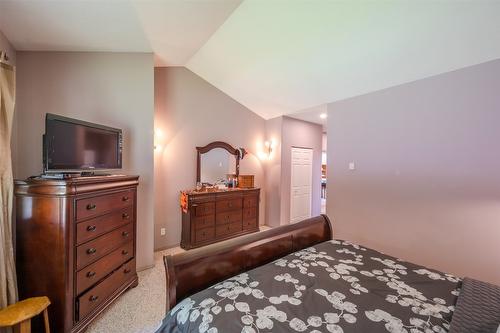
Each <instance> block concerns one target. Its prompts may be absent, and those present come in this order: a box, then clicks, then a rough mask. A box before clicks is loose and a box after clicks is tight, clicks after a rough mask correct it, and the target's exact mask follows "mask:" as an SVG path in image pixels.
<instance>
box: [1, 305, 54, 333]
mask: <svg viewBox="0 0 500 333" xmlns="http://www.w3.org/2000/svg"><path fill="white" fill-rule="evenodd" d="M49 305H50V300H49V298H48V297H45V296H43V297H33V298H28V299H25V300H23V301H20V302H17V303H15V304H12V305H9V306H8V307H6V308H4V309H2V310H0V327H11V326H16V325H18V326H17V327H16V332H20V333H30V332H31V318H33V317H34V316H37V315H39V314H40V313H41V312H42V311H43V319H44V322H45V332H46V333H50V327H49V314H48V312H47V307H48V306H49Z"/></svg>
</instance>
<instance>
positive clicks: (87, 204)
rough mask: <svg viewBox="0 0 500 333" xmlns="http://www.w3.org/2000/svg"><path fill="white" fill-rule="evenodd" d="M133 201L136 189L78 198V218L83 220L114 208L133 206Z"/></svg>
mask: <svg viewBox="0 0 500 333" xmlns="http://www.w3.org/2000/svg"><path fill="white" fill-rule="evenodd" d="M133 202H134V191H132V190H126V191H121V192H117V193H111V194H106V195H99V196H95V197H92V198H85V199H78V200H76V219H77V220H82V219H86V218H89V217H92V216H98V215H102V214H104V213H107V212H110V211H112V210H114V209H118V208H122V207H127V206H131V205H132V204H133Z"/></svg>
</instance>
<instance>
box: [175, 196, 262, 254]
mask: <svg viewBox="0 0 500 333" xmlns="http://www.w3.org/2000/svg"><path fill="white" fill-rule="evenodd" d="M186 195H187V198H188V203H187V207H188V210H187V212H182V237H181V247H182V248H184V249H191V248H196V247H200V246H203V245H207V244H211V243H214V242H218V241H221V240H224V239H228V238H232V237H236V236H241V235H243V234H247V233H251V232H255V231H258V230H259V200H260V189H232V190H225V191H215V192H193V191H191V192H186Z"/></svg>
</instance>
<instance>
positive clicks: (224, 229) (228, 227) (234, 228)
mask: <svg viewBox="0 0 500 333" xmlns="http://www.w3.org/2000/svg"><path fill="white" fill-rule="evenodd" d="M241 230H242V228H241V221H239V222H233V223H229V224H224V225H217V226H216V227H215V236H216V237H223V236H226V235H230V234H234V233H237V232H240V231H241Z"/></svg>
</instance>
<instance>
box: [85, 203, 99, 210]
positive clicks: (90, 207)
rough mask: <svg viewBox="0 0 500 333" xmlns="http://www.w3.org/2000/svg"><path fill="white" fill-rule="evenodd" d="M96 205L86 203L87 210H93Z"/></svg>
mask: <svg viewBox="0 0 500 333" xmlns="http://www.w3.org/2000/svg"><path fill="white" fill-rule="evenodd" d="M96 208H97V206H96V205H95V204H88V205H87V210H95V209H96Z"/></svg>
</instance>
